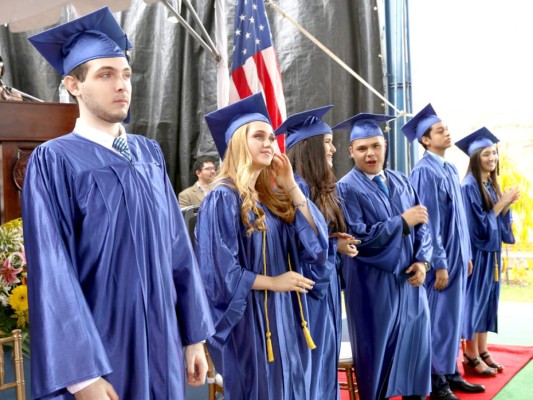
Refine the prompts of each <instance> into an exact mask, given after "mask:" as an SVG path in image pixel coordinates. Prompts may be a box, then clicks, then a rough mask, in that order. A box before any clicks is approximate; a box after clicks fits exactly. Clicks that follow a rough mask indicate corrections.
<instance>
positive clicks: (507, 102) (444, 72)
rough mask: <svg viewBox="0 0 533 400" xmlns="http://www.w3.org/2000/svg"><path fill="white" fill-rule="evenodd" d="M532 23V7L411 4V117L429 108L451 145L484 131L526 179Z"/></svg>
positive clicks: (512, 2) (531, 166) (532, 144)
mask: <svg viewBox="0 0 533 400" xmlns="http://www.w3.org/2000/svg"><path fill="white" fill-rule="evenodd" d="M532 16H533V1H530V0H505V1H500V0H484V1H482V0H462V1H460V0H409V28H410V29H409V32H410V44H411V81H412V91H413V110H414V112H416V111H417V110H420V109H421V108H422V107H424V106H425V105H426V104H427V103H431V104H432V105H433V107H434V108H435V110H436V112H437V114H438V115H439V116H440V117H441V118H442V119H443V121H444V122H445V123H446V124H447V125H448V127H449V129H450V132H451V133H452V135H453V140H454V141H457V140H459V139H461V138H462V137H464V136H466V135H467V134H469V133H471V132H473V131H475V130H477V129H478V128H480V127H482V126H486V127H487V128H489V129H490V130H491V131H492V132H493V133H494V134H495V135H496V136H498V138H499V139H500V140H501V141H502V146H504V147H502V148H505V149H507V147H506V146H508V147H509V151H510V152H512V155H513V157H516V158H517V159H519V160H521V161H520V163H518V166H519V169H521V170H522V172H524V173H528V174H529V175H530V176H533V162H532V161H530V160H531V158H532V155H533V23H531V18H532ZM450 153H451V154H450V156H452V157H453V160H452V161H454V162H455V163H456V164H458V167H460V168H459V169H460V170H461V169H462V168H466V165H465V163H467V160H465V159H466V157H464V156H461V153H460V151H458V150H456V149H454V150H453V151H451V152H450Z"/></svg>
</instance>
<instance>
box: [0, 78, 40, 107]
mask: <svg viewBox="0 0 533 400" xmlns="http://www.w3.org/2000/svg"><path fill="white" fill-rule="evenodd" d="M0 87H1V88H2V89H4V91H5V92H6V94H7V95H8V96H9V95H11V93H18V94H19V95H20V97H22V100H26V101H36V102H39V103H44V100H41V99H38V98H37V97H33V96H32V95H30V94H28V93H24V92H23V91H21V90H18V89H15V88H12V87H9V86H5V85H4V82H2V79H0Z"/></svg>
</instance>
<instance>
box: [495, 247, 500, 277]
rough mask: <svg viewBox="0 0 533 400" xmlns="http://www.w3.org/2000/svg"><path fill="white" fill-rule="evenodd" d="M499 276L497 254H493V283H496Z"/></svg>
mask: <svg viewBox="0 0 533 400" xmlns="http://www.w3.org/2000/svg"><path fill="white" fill-rule="evenodd" d="M499 280H500V276H499V274H498V253H494V282H498V281H499Z"/></svg>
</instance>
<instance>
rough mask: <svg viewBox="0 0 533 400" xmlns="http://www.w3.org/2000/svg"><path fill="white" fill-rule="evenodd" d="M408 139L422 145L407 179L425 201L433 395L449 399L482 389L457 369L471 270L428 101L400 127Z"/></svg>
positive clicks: (450, 168) (443, 136)
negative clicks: (429, 248) (430, 247)
mask: <svg viewBox="0 0 533 400" xmlns="http://www.w3.org/2000/svg"><path fill="white" fill-rule="evenodd" d="M402 131H403V133H404V134H405V136H406V137H407V139H408V140H409V141H411V142H413V141H414V140H415V139H416V140H417V141H418V142H419V143H421V144H422V146H423V147H424V148H425V150H426V151H425V153H424V156H423V157H422V158H421V159H420V160H419V161H418V162H417V163H416V165H415V166H414V168H413V170H412V171H411V175H410V180H411V183H412V184H413V187H414V188H415V190H416V191H417V193H418V195H419V196H420V201H421V202H422V204H423V205H424V206H426V207H427V210H428V214H429V224H428V226H429V230H430V231H431V238H432V245H433V257H432V259H431V267H432V269H431V271H429V272H428V276H427V279H426V283H425V286H426V290H427V294H428V300H429V308H430V314H431V335H432V338H431V340H432V357H433V358H432V361H431V370H432V393H431V398H432V399H441V400H453V399H456V398H457V396H455V394H453V392H452V390H460V391H470V392H476V391H478V392H479V391H483V390H485V388H484V387H483V386H481V385H472V384H470V383H469V382H467V381H465V380H464V379H462V378H461V376H460V374H459V373H458V372H457V371H458V369H457V362H456V360H457V356H458V353H459V346H460V343H461V326H462V323H463V312H464V305H465V294H466V279H467V276H468V275H469V273H471V270H472V262H471V258H472V255H471V251H470V235H469V234H468V221H467V220H466V213H465V209H464V204H463V198H462V195H461V185H460V181H459V175H458V173H457V169H456V168H455V165H453V164H452V163H450V162H448V161H446V159H445V158H444V156H445V152H446V150H447V149H449V148H450V147H451V146H452V145H453V143H452V139H451V134H450V132H449V131H448V127H447V126H446V125H445V124H444V123H443V122H442V120H441V119H440V118H439V117H438V116H437V114H436V112H435V110H434V109H433V107H432V106H431V104H428V105H427V106H426V107H424V108H423V109H422V110H421V111H420V112H419V113H418V114H416V115H415V116H414V117H413V118H412V119H411V120H410V121H409V122H407V124H405V125H404V126H403V127H402Z"/></svg>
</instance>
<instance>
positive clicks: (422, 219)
mask: <svg viewBox="0 0 533 400" xmlns="http://www.w3.org/2000/svg"><path fill="white" fill-rule="evenodd" d="M402 218H403V219H404V220H405V222H406V223H407V225H409V226H410V227H411V226H415V225H418V224H427V222H428V210H427V209H426V207H424V206H422V205H418V206H414V207H411V208H410V209H408V210H405V211H404V213H403V214H402Z"/></svg>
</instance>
